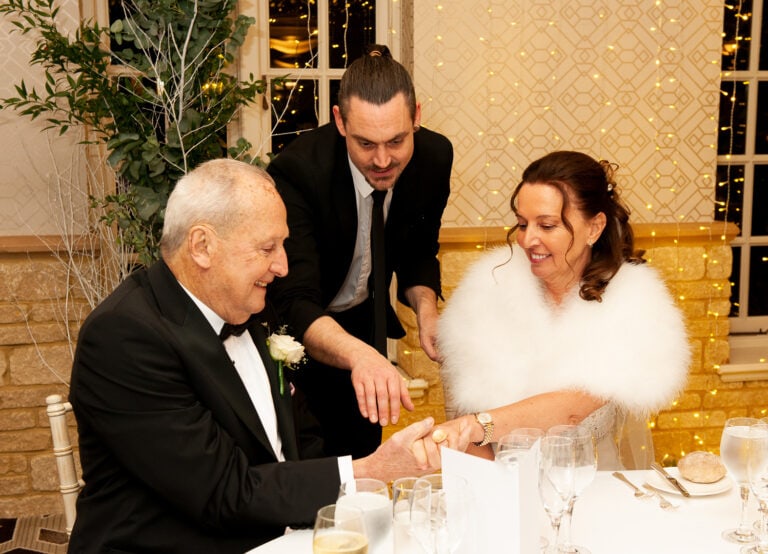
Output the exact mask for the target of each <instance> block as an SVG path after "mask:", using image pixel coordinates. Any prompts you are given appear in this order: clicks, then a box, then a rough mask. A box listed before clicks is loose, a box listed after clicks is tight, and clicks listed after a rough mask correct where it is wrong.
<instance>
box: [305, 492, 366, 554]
mask: <svg viewBox="0 0 768 554" xmlns="http://www.w3.org/2000/svg"><path fill="white" fill-rule="evenodd" d="M312 552H313V554H367V552H368V535H367V534H366V530H365V517H364V516H363V511H362V510H361V509H360V508H355V507H354V506H339V505H337V504H331V505H329V506H323V507H322V508H320V509H319V510H318V511H317V517H316V518H315V529H314V531H313V532H312Z"/></svg>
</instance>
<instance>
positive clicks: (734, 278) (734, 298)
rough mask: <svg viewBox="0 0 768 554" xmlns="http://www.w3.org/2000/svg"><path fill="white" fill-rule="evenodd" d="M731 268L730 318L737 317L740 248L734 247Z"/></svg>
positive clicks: (738, 306)
mask: <svg viewBox="0 0 768 554" xmlns="http://www.w3.org/2000/svg"><path fill="white" fill-rule="evenodd" d="M731 250H732V252H733V268H732V269H731V313H730V317H739V308H740V305H739V279H741V247H739V246H734V247H733V248H732V249H731Z"/></svg>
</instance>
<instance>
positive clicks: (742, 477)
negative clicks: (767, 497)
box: [720, 417, 760, 544]
mask: <svg viewBox="0 0 768 554" xmlns="http://www.w3.org/2000/svg"><path fill="white" fill-rule="evenodd" d="M756 423H758V420H757V419H755V418H753V417H732V418H730V419H729V420H727V421H726V422H725V427H723V434H722V436H721V437H720V458H721V459H722V461H723V465H725V468H726V469H727V470H728V474H729V475H730V476H731V479H733V480H734V481H735V482H736V484H737V485H738V486H739V492H740V495H741V517H740V519H739V525H738V527H736V528H735V529H727V530H725V531H723V533H722V537H723V538H724V539H725V540H727V541H728V542H735V543H742V544H743V543H748V542H754V541H755V539H756V538H757V537H756V536H755V534H754V533H753V532H752V529H751V528H750V525H749V522H748V521H747V508H748V507H749V475H748V473H747V467H748V462H749V450H750V443H751V441H752V439H753V436H754V435H755V434H756V435H757V436H759V435H760V432H759V431H758V430H757V428H754V430H753V426H754V425H755V424H756Z"/></svg>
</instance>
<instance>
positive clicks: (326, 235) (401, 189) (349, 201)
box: [267, 123, 453, 340]
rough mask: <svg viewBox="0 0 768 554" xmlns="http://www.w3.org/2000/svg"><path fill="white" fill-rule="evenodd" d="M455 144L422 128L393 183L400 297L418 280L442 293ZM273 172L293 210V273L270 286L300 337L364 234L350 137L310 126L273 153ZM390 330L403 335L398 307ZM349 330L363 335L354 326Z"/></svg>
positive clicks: (390, 232) (334, 289)
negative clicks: (443, 229)
mask: <svg viewBox="0 0 768 554" xmlns="http://www.w3.org/2000/svg"><path fill="white" fill-rule="evenodd" d="M452 163H453V148H452V147H451V143H450V142H449V141H448V139H447V138H445V137H444V136H442V135H440V134H438V133H435V132H433V131H430V130H428V129H425V128H423V127H422V128H421V129H420V130H419V131H417V132H416V133H415V134H414V152H413V157H412V158H411V160H410V162H409V163H408V165H407V167H406V168H405V170H404V171H403V173H402V174H401V176H400V178H399V180H398V181H397V184H396V185H395V188H394V193H393V196H392V202H391V204H390V207H389V212H388V216H387V223H386V260H387V262H386V263H387V272H386V275H387V284H389V282H390V280H391V278H392V273H393V272H395V273H396V274H397V285H398V297H399V299H400V301H401V302H403V303H405V304H407V301H406V299H405V297H404V294H403V292H404V291H405V289H407V288H409V287H411V286H414V285H424V286H428V287H431V288H432V289H433V290H435V292H436V293H437V294H438V295H440V294H441V289H440V266H439V262H438V261H437V252H438V248H439V243H438V235H439V232H440V220H441V218H442V215H443V210H444V209H445V205H446V203H447V202H448V195H449V193H450V174H451V165H452ZM267 171H268V172H269V173H270V175H272V177H273V178H274V179H275V182H276V184H277V188H278V190H279V191H280V194H281V196H282V198H283V201H284V202H285V204H286V208H287V210H288V226H289V228H290V233H291V234H290V237H289V238H288V240H287V241H286V243H285V248H286V251H287V253H288V270H289V271H288V275H287V276H286V277H284V278H281V279H277V280H276V281H275V282H274V283H272V285H270V292H269V295H270V299H271V301H272V302H273V303H274V304H275V306H276V308H277V309H278V311H279V313H280V315H281V316H282V318H283V319H284V320H285V321H286V322H288V323H289V324H290V325H291V326H292V327H293V330H294V331H295V333H296V334H297V338H298V339H299V340H301V337H303V335H304V332H305V331H306V329H307V327H309V325H310V324H311V323H312V322H313V321H315V320H316V319H317V318H318V317H320V316H321V315H324V314H325V309H326V307H327V306H328V305H329V304H330V302H331V300H333V298H334V297H335V296H336V294H337V293H338V291H339V289H340V288H341V285H342V284H343V282H344V279H345V277H346V275H347V272H348V270H349V266H350V263H351V261H352V255H353V253H354V249H355V239H356V237H357V207H356V192H355V188H354V184H353V182H352V173H351V171H350V169H349V158H348V156H347V147H346V142H345V140H344V137H342V136H341V135H340V134H339V132H338V130H337V129H336V126H335V125H334V124H333V123H329V124H327V125H323V126H322V127H319V128H318V129H315V130H313V131H310V132H308V133H305V134H303V135H301V136H300V137H298V138H297V139H295V140H294V141H293V142H292V143H291V144H290V145H289V146H288V147H287V148H286V149H285V150H284V151H283V152H282V153H280V154H279V155H278V156H277V157H276V158H274V159H273V160H272V161H271V162H270V164H269V166H268V167H267ZM387 312H388V313H387V315H388V335H389V336H390V337H393V338H399V337H402V336H403V329H402V326H400V323H399V322H398V320H397V317H396V316H395V312H394V310H393V309H392V307H391V306H388V309H387ZM347 330H348V331H350V332H352V334H355V335H357V336H360V334H359V333H356V332H355V331H356V330H354V329H352V330H350V329H347Z"/></svg>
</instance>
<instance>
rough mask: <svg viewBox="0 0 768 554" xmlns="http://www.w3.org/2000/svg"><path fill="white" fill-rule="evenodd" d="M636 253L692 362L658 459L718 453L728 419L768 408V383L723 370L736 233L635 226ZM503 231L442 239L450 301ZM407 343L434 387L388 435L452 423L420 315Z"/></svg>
mask: <svg viewBox="0 0 768 554" xmlns="http://www.w3.org/2000/svg"><path fill="white" fill-rule="evenodd" d="M634 229H635V234H636V243H637V247H638V248H641V249H644V250H646V255H645V257H646V259H647V260H648V262H649V263H650V264H652V265H653V266H655V267H657V268H658V269H659V271H660V272H661V273H662V275H663V276H664V278H665V280H666V282H667V285H668V287H669V289H670V291H671V292H672V294H673V296H675V297H676V298H677V300H678V303H679V305H680V307H681V308H682V310H683V312H684V313H685V316H686V323H687V328H688V331H689V335H690V341H691V349H692V352H693V362H692V364H691V369H690V376H689V380H688V385H687V387H686V390H685V392H683V393H682V394H681V395H680V397H679V398H678V399H677V400H676V401H675V402H674V403H673V404H672V405H671V406H669V408H668V409H665V410H662V411H661V412H660V413H659V414H657V415H655V416H654V417H653V418H651V420H650V421H649V425H650V426H651V428H652V433H653V439H654V445H655V449H656V457H657V458H658V459H659V460H660V461H664V462H666V463H674V462H675V460H677V459H678V458H679V457H680V456H681V455H683V454H685V453H686V452H690V451H692V450H710V451H714V452H717V451H718V450H719V444H720V433H721V431H722V427H723V424H724V422H725V420H726V419H727V418H729V417H735V416H739V415H750V416H756V417H764V416H765V415H766V408H767V407H768V382H765V381H755V382H750V383H744V382H737V383H723V382H722V381H721V380H720V377H719V376H718V374H717V367H718V365H719V364H722V363H725V362H726V361H727V359H728V353H729V351H728V331H729V325H728V317H727V316H728V312H729V308H730V303H729V297H730V285H729V282H728V277H729V276H730V271H731V249H730V248H729V247H728V244H729V242H730V240H731V239H733V238H734V237H735V236H736V232H737V230H736V228H735V226H733V225H732V224H731V225H728V226H723V224H713V223H702V224H681V225H674V224H662V225H655V224H640V225H635V227H634ZM505 236H506V231H505V230H504V229H501V228H479V227H473V228H450V229H443V231H442V232H441V247H440V248H441V249H440V259H441V264H442V275H443V291H444V296H445V297H446V298H449V297H450V294H451V291H452V290H453V288H455V287H456V285H457V284H458V282H459V280H460V279H461V277H462V275H463V273H464V270H465V269H466V267H467V265H469V264H470V263H471V262H472V261H474V260H475V259H476V258H477V257H478V256H479V255H480V253H482V252H483V250H485V248H487V247H489V246H492V245H498V244H503V243H504V240H505ZM398 313H399V315H400V317H401V318H402V319H403V321H404V322H405V325H406V331H407V336H406V337H405V338H404V339H403V340H401V341H400V342H399V345H398V356H399V358H398V359H399V363H400V366H401V368H402V369H403V370H404V371H405V372H406V373H408V374H409V375H410V376H411V377H414V378H420V379H424V380H426V381H427V383H428V385H429V386H428V389H427V390H426V391H425V395H424V396H423V397H422V398H420V399H417V401H416V402H415V403H416V404H417V407H416V410H415V412H413V413H407V415H406V417H404V418H403V419H402V421H401V423H400V424H399V425H398V426H390V427H389V428H387V430H386V433H385V436H389V435H390V434H391V433H392V432H394V431H396V430H397V429H399V428H401V427H402V425H406V424H407V423H410V422H412V421H415V420H417V419H420V418H422V417H426V416H427V415H432V416H434V417H435V418H436V419H437V420H438V421H442V420H443V419H444V418H445V412H444V404H443V391H442V384H441V382H440V378H439V370H438V366H437V364H436V363H434V362H432V361H431V360H429V359H428V358H427V357H426V355H425V354H424V353H423V352H422V351H421V349H420V348H419V341H418V333H417V330H416V326H415V318H414V316H413V312H412V311H411V310H410V309H409V308H406V307H405V306H402V305H401V306H398Z"/></svg>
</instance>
